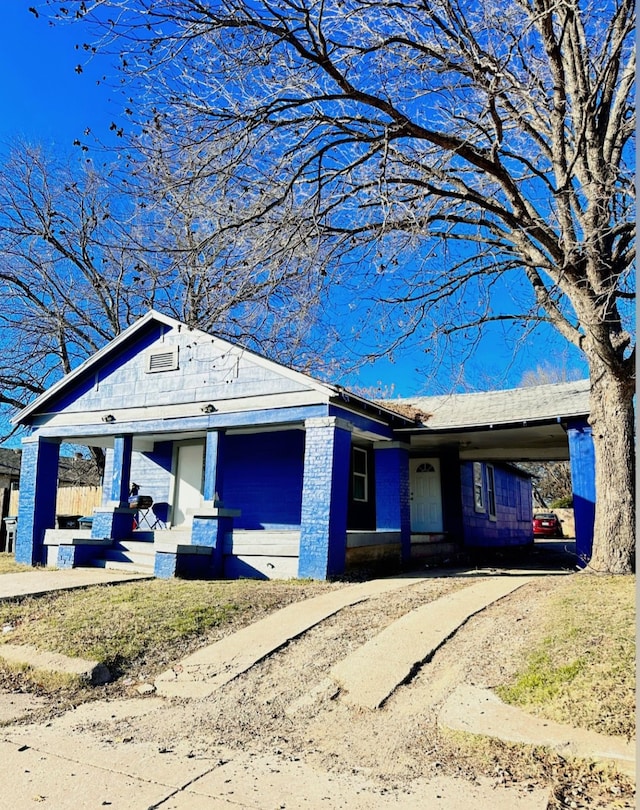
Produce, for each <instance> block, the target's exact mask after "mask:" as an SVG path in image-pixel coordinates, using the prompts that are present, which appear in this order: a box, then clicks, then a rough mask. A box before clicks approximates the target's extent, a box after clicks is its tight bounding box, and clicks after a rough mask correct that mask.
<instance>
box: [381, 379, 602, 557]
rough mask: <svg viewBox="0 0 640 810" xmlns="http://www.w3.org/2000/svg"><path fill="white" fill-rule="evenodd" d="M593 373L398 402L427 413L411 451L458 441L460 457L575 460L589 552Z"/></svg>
mask: <svg viewBox="0 0 640 810" xmlns="http://www.w3.org/2000/svg"><path fill="white" fill-rule="evenodd" d="M589 398H590V385H589V380H578V381H574V382H566V383H554V384H549V385H541V386H535V387H531V388H514V389H511V390H502V391H488V392H482V393H472V394H448V395H442V396H429V397H414V398H411V399H403V400H400V402H402V403H404V404H406V405H411V406H414V407H415V408H418V409H419V410H420V411H422V412H424V413H426V414H428V415H429V416H428V418H426V419H424V420H423V423H422V424H421V425H419V426H417V427H412V428H410V429H408V430H400V431H397V432H398V433H406V434H407V436H410V447H411V452H412V453H418V452H419V453H423V454H425V455H428V454H429V453H437V452H438V451H442V450H446V449H451V448H457V452H458V454H459V458H460V461H483V462H514V463H516V462H526V461H569V462H570V466H571V479H572V489H573V506H574V514H575V524H576V554H577V555H578V557H579V559H580V560H581V561H583V562H584V563H585V564H586V562H588V561H589V559H590V557H591V547H592V543H593V523H594V515H595V465H594V452H593V441H592V438H591V428H590V426H589V424H588V417H589V412H590V407H589Z"/></svg>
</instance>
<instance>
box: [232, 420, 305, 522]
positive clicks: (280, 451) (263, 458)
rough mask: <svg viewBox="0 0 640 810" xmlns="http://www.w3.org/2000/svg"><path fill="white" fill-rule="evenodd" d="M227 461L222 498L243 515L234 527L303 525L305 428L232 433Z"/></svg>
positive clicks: (236, 519)
mask: <svg viewBox="0 0 640 810" xmlns="http://www.w3.org/2000/svg"><path fill="white" fill-rule="evenodd" d="M222 463H223V477H222V492H220V493H219V494H220V496H221V499H222V502H223V504H224V506H225V508H228V509H240V510H241V513H242V514H241V515H240V517H238V518H235V519H234V528H236V529H296V528H299V526H300V510H301V505H302V480H303V470H304V432H303V431H302V430H283V431H274V432H273V433H255V434H253V435H235V436H234V435H230V436H226V437H225V442H224V459H223V462H222Z"/></svg>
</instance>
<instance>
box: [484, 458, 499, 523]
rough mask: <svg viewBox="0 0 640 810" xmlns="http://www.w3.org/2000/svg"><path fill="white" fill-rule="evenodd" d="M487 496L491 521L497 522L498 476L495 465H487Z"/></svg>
mask: <svg viewBox="0 0 640 810" xmlns="http://www.w3.org/2000/svg"><path fill="white" fill-rule="evenodd" d="M486 472H487V475H486V479H487V484H486V495H487V512H488V514H489V520H497V512H496V474H495V467H494V466H493V464H487V465H486Z"/></svg>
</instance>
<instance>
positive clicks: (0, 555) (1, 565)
mask: <svg viewBox="0 0 640 810" xmlns="http://www.w3.org/2000/svg"><path fill="white" fill-rule="evenodd" d="M20 571H33V568H32V567H31V566H30V565H21V564H20V563H17V562H16V560H15V557H14V556H13V554H7V552H6V551H3V552H0V574H17V573H19V572H20Z"/></svg>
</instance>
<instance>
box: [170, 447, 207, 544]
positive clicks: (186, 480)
mask: <svg viewBox="0 0 640 810" xmlns="http://www.w3.org/2000/svg"><path fill="white" fill-rule="evenodd" d="M203 467H204V442H197V443H195V442H190V443H188V444H179V445H178V446H177V450H176V466H175V470H176V478H175V489H174V495H173V520H172V526H174V527H176V528H183V529H184V528H187V527H188V526H190V525H191V523H192V521H193V513H194V511H195V510H197V509H198V508H199V507H201V506H202V478H203Z"/></svg>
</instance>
